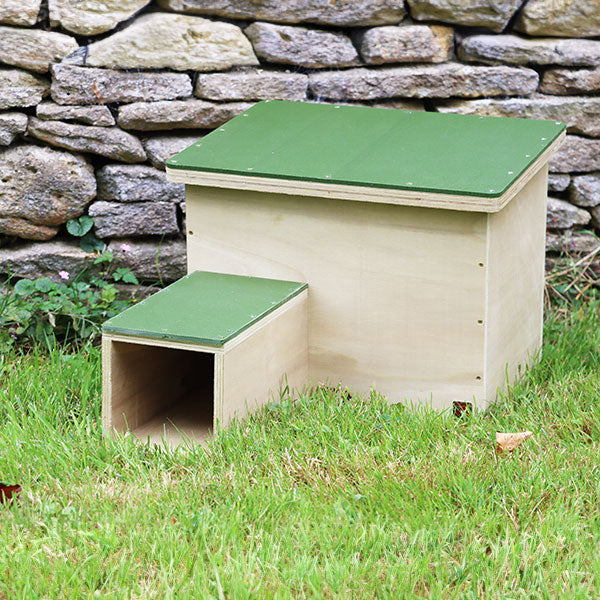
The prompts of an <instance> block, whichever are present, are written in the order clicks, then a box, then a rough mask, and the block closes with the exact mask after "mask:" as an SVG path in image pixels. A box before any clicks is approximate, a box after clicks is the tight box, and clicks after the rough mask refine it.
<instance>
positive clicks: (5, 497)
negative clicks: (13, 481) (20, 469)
mask: <svg viewBox="0 0 600 600" xmlns="http://www.w3.org/2000/svg"><path fill="white" fill-rule="evenodd" d="M20 493H21V486H20V485H6V483H0V504H10V503H11V502H12V501H13V500H14V499H15V498H17V497H18V495H19V494H20Z"/></svg>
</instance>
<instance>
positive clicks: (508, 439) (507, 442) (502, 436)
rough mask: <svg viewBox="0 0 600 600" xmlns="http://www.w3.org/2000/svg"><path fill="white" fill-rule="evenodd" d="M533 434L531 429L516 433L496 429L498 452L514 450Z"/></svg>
mask: <svg viewBox="0 0 600 600" xmlns="http://www.w3.org/2000/svg"><path fill="white" fill-rule="evenodd" d="M532 435H533V432H531V431H518V432H516V433H502V432H500V431H496V452H497V453H498V454H504V453H505V452H512V451H513V450H514V449H515V448H517V447H519V446H520V445H521V444H522V443H523V442H524V441H525V440H528V439H529V438H530V437H531V436H532Z"/></svg>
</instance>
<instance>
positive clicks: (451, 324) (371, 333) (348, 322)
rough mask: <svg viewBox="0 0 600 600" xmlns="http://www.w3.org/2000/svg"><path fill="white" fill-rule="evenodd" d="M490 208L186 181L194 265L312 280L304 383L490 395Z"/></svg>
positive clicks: (447, 398) (443, 396) (402, 395)
mask: <svg viewBox="0 0 600 600" xmlns="http://www.w3.org/2000/svg"><path fill="white" fill-rule="evenodd" d="M486 226H487V215H485V214H481V213H466V212H455V211H447V210H432V209H426V208H414V207H408V206H395V205H388V204H375V203H362V202H346V201H343V200H333V199H327V198H310V197H302V198H299V197H296V196H289V195H283V194H263V193H260V192H249V191H237V190H227V189H219V188H200V187H198V188H195V187H193V186H188V195H187V227H188V230H189V232H188V267H189V269H190V270H194V269H203V270H209V271H218V272H225V273H234V274H240V275H254V276H258V277H273V278H279V279H287V280H293V281H306V282H308V284H309V309H308V310H309V325H308V327H309V378H310V380H312V381H322V382H328V383H330V384H332V385H335V384H336V383H338V382H342V383H343V384H344V385H347V386H349V387H351V388H353V389H354V390H355V391H358V392H368V391H369V390H370V389H371V388H372V386H375V387H376V389H377V390H378V391H379V392H380V393H382V394H384V395H386V396H387V397H388V398H389V400H391V401H393V402H398V401H402V400H403V399H409V400H414V401H426V402H431V403H432V404H433V405H434V406H436V407H443V406H448V405H449V404H451V403H452V402H453V401H454V400H460V401H470V400H472V399H473V397H474V396H475V397H476V398H481V397H482V396H483V369H484V325H483V321H484V311H485V269H483V268H482V267H480V266H479V265H480V263H483V262H484V261H485V256H486Z"/></svg>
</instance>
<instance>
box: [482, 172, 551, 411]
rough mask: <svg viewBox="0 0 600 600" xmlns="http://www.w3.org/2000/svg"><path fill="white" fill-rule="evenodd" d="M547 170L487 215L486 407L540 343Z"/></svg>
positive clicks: (526, 362) (537, 348) (514, 375)
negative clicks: (498, 210)
mask: <svg viewBox="0 0 600 600" xmlns="http://www.w3.org/2000/svg"><path fill="white" fill-rule="evenodd" d="M547 175H548V168H547V166H546V167H544V168H542V169H541V170H540V171H539V172H538V173H537V175H536V176H535V177H534V178H533V179H532V180H531V181H530V182H529V183H528V184H527V185H526V186H525V187H524V188H523V189H522V190H521V191H520V192H519V194H517V196H515V198H513V200H512V202H510V204H508V206H507V207H506V208H505V209H504V210H502V211H500V212H499V213H496V214H491V215H488V249H487V262H486V271H487V278H488V294H487V310H486V312H487V316H486V320H487V339H486V370H485V389H486V403H489V402H493V401H494V399H495V397H496V391H497V389H498V388H500V389H504V388H505V387H506V383H507V381H508V382H511V383H512V382H514V380H515V379H516V377H517V376H518V370H519V365H521V366H522V367H525V366H526V365H527V364H529V363H530V360H531V357H532V356H533V355H535V353H537V351H538V350H539V348H540V346H541V344H542V319H543V306H544V302H543V300H544V253H545V247H544V246H545V244H544V240H545V234H546V196H547V179H548V177H547Z"/></svg>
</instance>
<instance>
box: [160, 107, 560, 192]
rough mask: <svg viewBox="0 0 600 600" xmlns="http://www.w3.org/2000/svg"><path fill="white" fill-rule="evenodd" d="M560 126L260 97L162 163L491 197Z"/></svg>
mask: <svg viewBox="0 0 600 600" xmlns="http://www.w3.org/2000/svg"><path fill="white" fill-rule="evenodd" d="M564 129H565V125H564V123H560V122H556V121H537V120H533V119H508V118H500V117H479V116H476V115H456V114H441V113H431V112H420V111H406V110H393V109H383V108H370V107H364V106H335V105H329V104H310V103H302V102H282V101H266V102H260V103H258V104H256V105H255V106H253V107H252V108H250V109H249V110H247V111H245V112H244V113H242V114H241V115H239V116H237V117H236V118H235V119H232V120H231V121H229V122H228V123H227V124H225V125H223V126H222V127H219V128H218V129H216V130H215V131H213V132H212V133H210V134H209V135H207V136H206V137H204V138H202V139H201V140H199V141H198V142H196V143H195V144H193V145H192V146H190V147H189V148H186V149H185V150H183V151H182V152H180V153H179V154H177V155H175V156H174V157H173V158H171V159H169V160H168V161H167V166H168V167H169V168H170V169H189V170H195V171H209V172H215V173H230V174H236V175H246V176H251V177H272V178H276V179H291V180H303V181H317V182H323V183H336V184H343V185H355V186H370V187H381V188H392V189H399V190H413V191H423V192H433V193H444V194H455V195H460V196H483V197H489V198H496V197H499V196H501V195H502V194H503V193H504V192H505V191H506V190H507V189H508V188H509V187H510V186H511V185H512V184H513V183H514V182H515V181H516V180H517V179H518V178H519V176H520V175H521V174H522V173H523V172H524V171H525V170H526V169H527V167H528V166H529V165H530V164H531V163H533V162H534V161H535V160H536V158H537V157H538V156H539V155H540V154H541V153H542V152H543V151H544V150H545V149H546V148H547V147H548V146H549V145H550V144H551V143H552V142H553V141H554V140H555V139H556V138H557V137H558V136H559V135H560V133H561V132H562V131H563V130H564Z"/></svg>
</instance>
